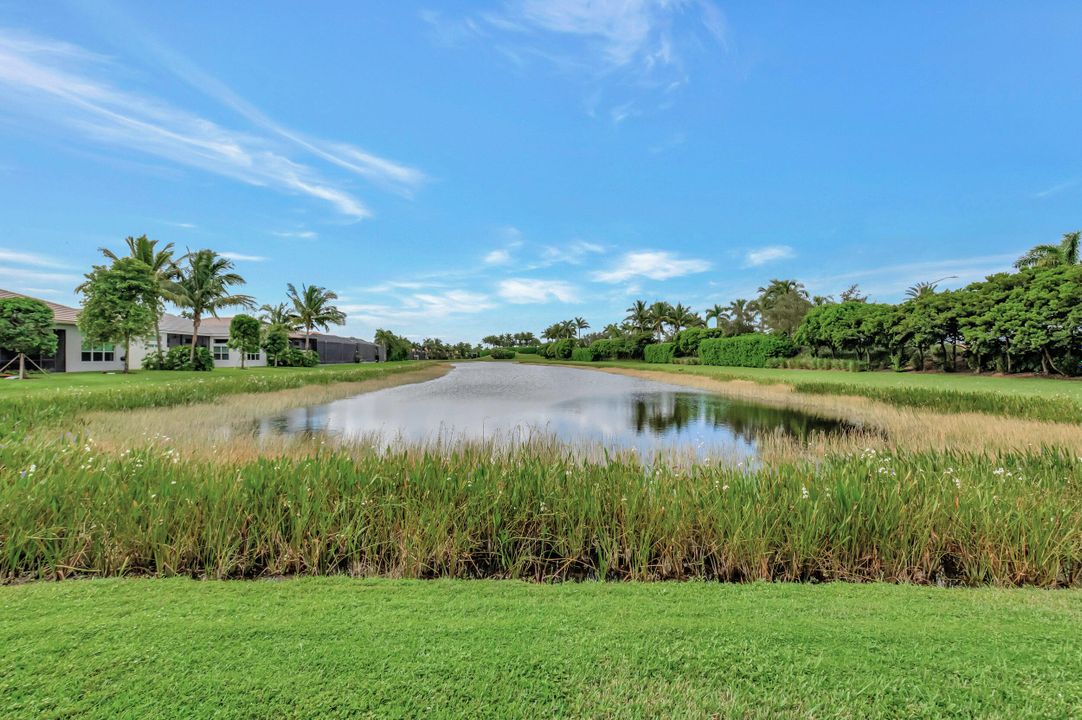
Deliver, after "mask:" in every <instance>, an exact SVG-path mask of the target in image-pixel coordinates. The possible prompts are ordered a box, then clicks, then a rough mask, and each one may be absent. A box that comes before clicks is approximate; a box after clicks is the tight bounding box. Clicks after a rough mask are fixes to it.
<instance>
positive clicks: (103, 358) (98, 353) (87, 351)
mask: <svg viewBox="0 0 1082 720" xmlns="http://www.w3.org/2000/svg"><path fill="white" fill-rule="evenodd" d="M115 357H116V353H115V350H114V347H113V343H105V344H104V345H93V346H91V345H85V344H84V345H83V362H112V361H113V358H115Z"/></svg>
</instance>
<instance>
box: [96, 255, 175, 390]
mask: <svg viewBox="0 0 1082 720" xmlns="http://www.w3.org/2000/svg"><path fill="white" fill-rule="evenodd" d="M79 291H80V292H81V293H82V294H83V310H82V312H81V313H79V321H78V322H79V332H81V333H82V335H83V340H84V342H87V343H89V344H91V345H98V344H102V343H119V344H122V345H123V346H124V372H128V370H129V356H130V354H131V353H130V350H131V341H132V338H137V337H146V336H147V335H149V334H150V333H151V332H153V331H154V329H155V324H154V321H155V318H156V317H157V313H156V311H157V308H158V304H159V294H158V293H159V292H160V286H159V284H158V280H157V278H156V277H155V275H154V272H153V271H152V270H151V269H150V267H149V266H148V265H147V264H146V263H145V262H143V261H142V260H139V259H137V258H132V257H124V258H120V259H118V260H116V261H114V262H113V264H112V265H111V266H106V265H95V266H94V269H93V270H91V271H90V272H89V273H87V275H86V282H84V283H83V284H82V285H80V286H79Z"/></svg>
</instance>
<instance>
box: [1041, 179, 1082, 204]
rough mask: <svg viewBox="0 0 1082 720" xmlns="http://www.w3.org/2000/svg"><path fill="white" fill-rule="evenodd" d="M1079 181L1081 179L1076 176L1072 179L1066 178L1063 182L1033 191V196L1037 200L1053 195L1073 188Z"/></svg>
mask: <svg viewBox="0 0 1082 720" xmlns="http://www.w3.org/2000/svg"><path fill="white" fill-rule="evenodd" d="M1078 182H1079V181H1078V180H1077V179H1074V178H1073V179H1071V180H1064V181H1063V182H1060V183H1056V184H1055V185H1051V186H1049V187H1046V188H1044V189H1043V190H1038V191H1037V192H1035V193H1033V197H1034V198H1035V199H1037V200H1040V199H1043V198H1046V197H1051V196H1053V195H1059V194H1060V193H1061V192H1063V191H1064V190H1070V189H1071V188H1073V187H1075V186H1076V185H1078Z"/></svg>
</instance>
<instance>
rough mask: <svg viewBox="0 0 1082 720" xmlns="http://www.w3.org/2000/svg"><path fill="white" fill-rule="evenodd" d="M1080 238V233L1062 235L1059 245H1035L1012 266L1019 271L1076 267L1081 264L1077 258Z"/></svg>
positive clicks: (1081, 234) (1081, 235) (1080, 259)
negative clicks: (1061, 266) (1064, 266)
mask: <svg viewBox="0 0 1082 720" xmlns="http://www.w3.org/2000/svg"><path fill="white" fill-rule="evenodd" d="M1080 238H1082V232H1080V231H1075V232H1069V233H1063V239H1062V240H1060V243H1059V245H1037V246H1036V247H1034V248H1031V249H1030V250H1029V251H1027V252H1026V254H1025V255H1023V256H1022V257H1020V258H1018V261H1017V262H1016V263H1015V264H1014V266H1015V267H1016V268H1018V269H1019V270H1024V269H1026V268H1051V267H1058V266H1060V265H1077V264H1079V262H1082V258H1080V257H1079V241H1080Z"/></svg>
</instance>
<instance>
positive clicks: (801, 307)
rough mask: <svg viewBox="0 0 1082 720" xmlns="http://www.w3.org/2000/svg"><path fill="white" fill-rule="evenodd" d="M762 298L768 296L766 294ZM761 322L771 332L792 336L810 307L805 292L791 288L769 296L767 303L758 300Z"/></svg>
mask: <svg viewBox="0 0 1082 720" xmlns="http://www.w3.org/2000/svg"><path fill="white" fill-rule="evenodd" d="M763 297H764V298H766V297H768V296H767V295H766V294H764V296H763ZM759 305H760V307H761V308H762V311H761V312H762V317H763V324H765V325H766V326H767V328H769V329H770V330H771V331H772V332H775V333H779V334H781V335H787V336H790V337H791V336H792V334H793V333H794V332H795V331H796V329H797V328H798V327H800V322H801V321H802V320H803V319H804V316H805V315H806V314H807V313H808V311H809V310H810V309H811V308H812V304H811V302H810V301H809V300H808V298H807V293H806V292H801V291H799V290H793V291H789V292H785V293H780V294H774V295H770V296H769V303H767V304H764V303H763V301H762V300H760V302H759Z"/></svg>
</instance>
